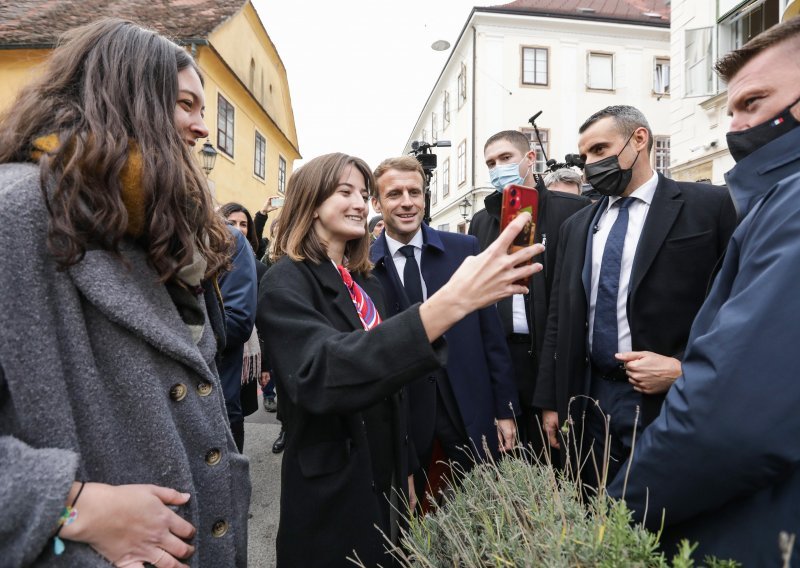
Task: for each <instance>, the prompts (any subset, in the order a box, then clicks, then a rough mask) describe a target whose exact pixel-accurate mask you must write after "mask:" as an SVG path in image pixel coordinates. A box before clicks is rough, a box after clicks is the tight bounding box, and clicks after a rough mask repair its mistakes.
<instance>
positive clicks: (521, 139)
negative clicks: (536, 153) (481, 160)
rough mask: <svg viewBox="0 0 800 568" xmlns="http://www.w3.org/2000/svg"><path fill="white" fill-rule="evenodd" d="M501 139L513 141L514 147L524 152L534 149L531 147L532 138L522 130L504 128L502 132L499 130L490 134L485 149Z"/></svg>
mask: <svg viewBox="0 0 800 568" xmlns="http://www.w3.org/2000/svg"><path fill="white" fill-rule="evenodd" d="M500 140H506V141H508V142H511V144H513V145H514V147H516V148H517V150H519V151H520V152H522V153H523V154H527V153H528V152H530V151H531V150H533V148H531V141H530V138H528V137H527V136H525V135H524V134H523V133H522V132H520V131H519V130H503V131H501V132H498V133H497V134H492V135H491V136H489V139H488V140H487V141H486V144H484V145H483V151H484V152H486V148H488V147H489V146H490V145H492V144H494V143H495V142H498V141H500Z"/></svg>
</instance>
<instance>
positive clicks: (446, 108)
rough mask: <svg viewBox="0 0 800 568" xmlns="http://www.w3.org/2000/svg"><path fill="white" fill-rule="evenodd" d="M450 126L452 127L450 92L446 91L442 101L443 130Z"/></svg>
mask: <svg viewBox="0 0 800 568" xmlns="http://www.w3.org/2000/svg"><path fill="white" fill-rule="evenodd" d="M448 126H450V91H445V92H444V98H443V99H442V130H444V129H445V128H447V127H448Z"/></svg>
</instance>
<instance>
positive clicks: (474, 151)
mask: <svg viewBox="0 0 800 568" xmlns="http://www.w3.org/2000/svg"><path fill="white" fill-rule="evenodd" d="M476 36H477V32H476V31H475V24H473V25H472V125H471V128H472V160H471V162H472V187H473V188H474V187H475V161H476V160H475V156H476V155H477V147H476V146H475V114H476V109H477V107H478V104H477V103H478V101H477V94H476V91H475V85H476V84H477V81H476V80H475V69H476V60H477V51H476V44H477V38H476Z"/></svg>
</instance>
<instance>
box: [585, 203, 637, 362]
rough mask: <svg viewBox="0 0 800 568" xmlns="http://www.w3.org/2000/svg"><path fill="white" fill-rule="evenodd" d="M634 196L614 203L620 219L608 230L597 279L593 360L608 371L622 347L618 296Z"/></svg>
mask: <svg viewBox="0 0 800 568" xmlns="http://www.w3.org/2000/svg"><path fill="white" fill-rule="evenodd" d="M635 199H636V198H635V197H623V198H622V199H620V200H618V201H617V202H616V203H615V204H614V205H613V207H619V213H618V214H617V220H616V221H614V225H613V226H612V227H611V231H610V232H609V233H608V240H606V246H605V248H604V249H603V262H602V264H601V265H600V278H599V281H598V283H597V300H596V301H595V306H594V331H593V335H592V361H593V362H594V364H595V366H596V367H599V368H600V370H601V371H604V372H607V371H610V370H612V369H614V367H616V366H617V365H619V362H618V361H617V359H616V358H615V357H614V353H617V350H618V349H619V329H618V327H617V296H618V295H619V276H620V274H619V273H620V266H621V264H622V249H623V246H624V245H625V233H626V232H627V230H628V207H629V206H630V204H631V203H633V201H634V200H635Z"/></svg>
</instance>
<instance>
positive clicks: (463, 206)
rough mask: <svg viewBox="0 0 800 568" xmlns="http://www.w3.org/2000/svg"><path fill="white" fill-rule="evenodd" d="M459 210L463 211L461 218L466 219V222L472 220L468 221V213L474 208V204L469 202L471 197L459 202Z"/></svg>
mask: <svg viewBox="0 0 800 568" xmlns="http://www.w3.org/2000/svg"><path fill="white" fill-rule="evenodd" d="M458 208H459V209H460V210H461V216H462V217H463V218H464V221H466V222H469V221H470V219H467V216H468V213H467V211H468V210H469V209H471V208H472V202H471V201H470V200H469V196H467V197H465V198H464V199H462V200H461V201H460V202H459V204H458Z"/></svg>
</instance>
